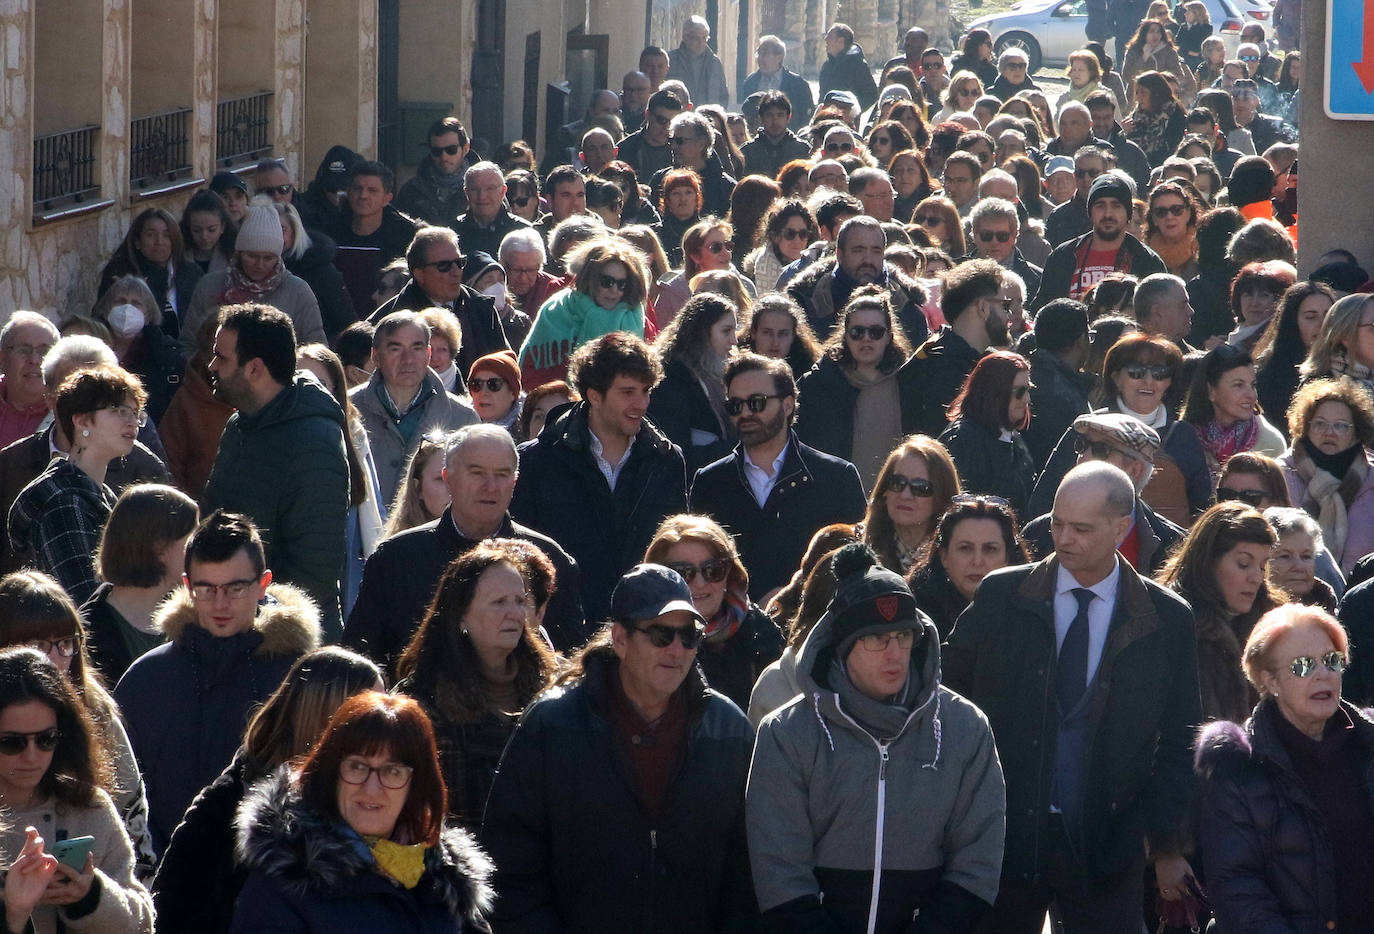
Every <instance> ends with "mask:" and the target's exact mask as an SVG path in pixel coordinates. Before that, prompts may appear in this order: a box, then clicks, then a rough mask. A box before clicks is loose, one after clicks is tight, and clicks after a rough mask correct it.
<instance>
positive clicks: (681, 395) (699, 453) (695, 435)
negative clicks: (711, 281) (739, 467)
mask: <svg viewBox="0 0 1374 934" xmlns="http://www.w3.org/2000/svg"><path fill="white" fill-rule="evenodd" d="M738 336H739V309H738V306H737V305H736V304H735V303H734V302H732V301H730V300H729V299H728V298H726V297H724V296H723V295H718V294H715V293H711V292H703V293H701V294H699V295H695V296H693V297H692V298H691V300H690V301H688V302H687V304H686V305H684V306H683V308H682V311H681V312H680V313H679V314H678V315H677V317H675V318H673V320H672V322H671V323H669V324H668V326H667V327H666V328H664V329H663V331H662V333H661V334H660V335H659V338H658V341H657V342H656V343H655V345H654V351H655V352H656V353H657V354H658V359H659V362H660V363H661V364H662V365H663V381H662V382H660V383H659V384H658V385H657V386H655V387H654V392H653V395H652V396H651V397H650V398H649V410H648V413H647V414H648V416H649V420H650V421H652V422H653V423H654V425H655V426H656V427H657V428H658V429H659V431H661V432H663V434H664V435H666V436H667V437H668V440H670V441H672V442H673V443H674V444H676V445H677V446H678V447H680V448H681V449H682V455H683V457H684V458H685V460H686V462H687V472H688V474H695V473H696V471H697V469H698V468H700V467H705V466H706V465H707V464H709V463H711V462H712V461H715V460H719V459H720V458H722V457H724V456H725V455H727V454H729V453H730V451H731V449H732V448H733V447H734V444H735V438H734V427H733V425H732V423H731V419H730V417H729V416H728V415H727V414H726V410H725V383H724V374H725V364H726V362H727V361H728V360H729V359H730V356H731V354H733V353H734V351H735V345H736V343H737V342H738Z"/></svg>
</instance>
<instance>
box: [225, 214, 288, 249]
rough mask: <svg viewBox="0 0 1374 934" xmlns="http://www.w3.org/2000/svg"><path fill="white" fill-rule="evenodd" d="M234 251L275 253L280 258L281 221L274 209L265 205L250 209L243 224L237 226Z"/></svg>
mask: <svg viewBox="0 0 1374 934" xmlns="http://www.w3.org/2000/svg"><path fill="white" fill-rule="evenodd" d="M234 249H236V250H239V251H240V252H243V253H275V254H276V255H278V256H281V251H282V236H281V219H280V218H279V217H278V216H277V210H276V208H271V207H268V206H267V205H265V204H259V205H254V206H253V207H250V208H249V209H248V214H247V216H245V217H244V219H243V224H242V225H240V226H239V235H238V239H236V240H235V241H234Z"/></svg>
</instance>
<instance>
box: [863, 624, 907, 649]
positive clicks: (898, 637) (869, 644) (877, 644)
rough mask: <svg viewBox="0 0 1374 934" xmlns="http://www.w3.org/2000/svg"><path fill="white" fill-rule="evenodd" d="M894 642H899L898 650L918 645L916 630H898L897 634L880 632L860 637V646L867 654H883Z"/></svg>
mask: <svg viewBox="0 0 1374 934" xmlns="http://www.w3.org/2000/svg"><path fill="white" fill-rule="evenodd" d="M894 640H895V641H896V642H897V648H899V649H909V648H911V647H912V646H913V645H915V644H916V630H914V629H898V630H897V631H896V632H880V633H874V634H873V635H871V636H859V645H861V646H863V649H864V651H865V652H882V651H884V650H885V649H886V648H887V647H888V645H889V644H891V643H892V642H893V641H894Z"/></svg>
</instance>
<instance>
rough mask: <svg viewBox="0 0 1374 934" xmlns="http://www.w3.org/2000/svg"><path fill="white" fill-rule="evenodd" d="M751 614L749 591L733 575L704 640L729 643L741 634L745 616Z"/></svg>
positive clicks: (707, 626)
mask: <svg viewBox="0 0 1374 934" xmlns="http://www.w3.org/2000/svg"><path fill="white" fill-rule="evenodd" d="M747 612H749V591H748V589H747V588H746V587H745V586H744V583H743V582H742V581H740V580H739V579H738V578H737V576H736V575H735V574H731V575H730V578H729V581H728V582H727V583H726V585H725V596H724V598H722V599H721V601H720V609H719V610H717V611H716V615H715V616H713V617H711V619H710V620H709V621H708V622H707V623H706V632H705V634H704V635H703V638H704V639H705V640H706V641H707V642H728V641H730V640H731V639H733V638H734V637H735V633H737V632H739V627H740V624H741V623H743V622H744V614H745V613H747Z"/></svg>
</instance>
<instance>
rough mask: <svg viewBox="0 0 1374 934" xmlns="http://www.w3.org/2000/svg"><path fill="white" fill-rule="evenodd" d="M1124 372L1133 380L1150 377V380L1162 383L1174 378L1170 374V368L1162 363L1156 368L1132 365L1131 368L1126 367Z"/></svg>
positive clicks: (1138, 364) (1137, 364)
mask: <svg viewBox="0 0 1374 934" xmlns="http://www.w3.org/2000/svg"><path fill="white" fill-rule="evenodd" d="M1124 370H1125V373H1126V375H1127V376H1128V377H1130V378H1131V379H1144V378H1145V377H1147V376H1148V377H1149V378H1150V379H1153V380H1157V381H1161V382H1162V381H1164V380H1166V379H1172V378H1173V374H1172V373H1170V372H1169V368H1168V367H1167V366H1165V365H1163V364H1162V363H1157V364H1155V365H1154V366H1147V365H1145V364H1144V363H1132V364H1131V365H1130V366H1128V367H1125V368H1124Z"/></svg>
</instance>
